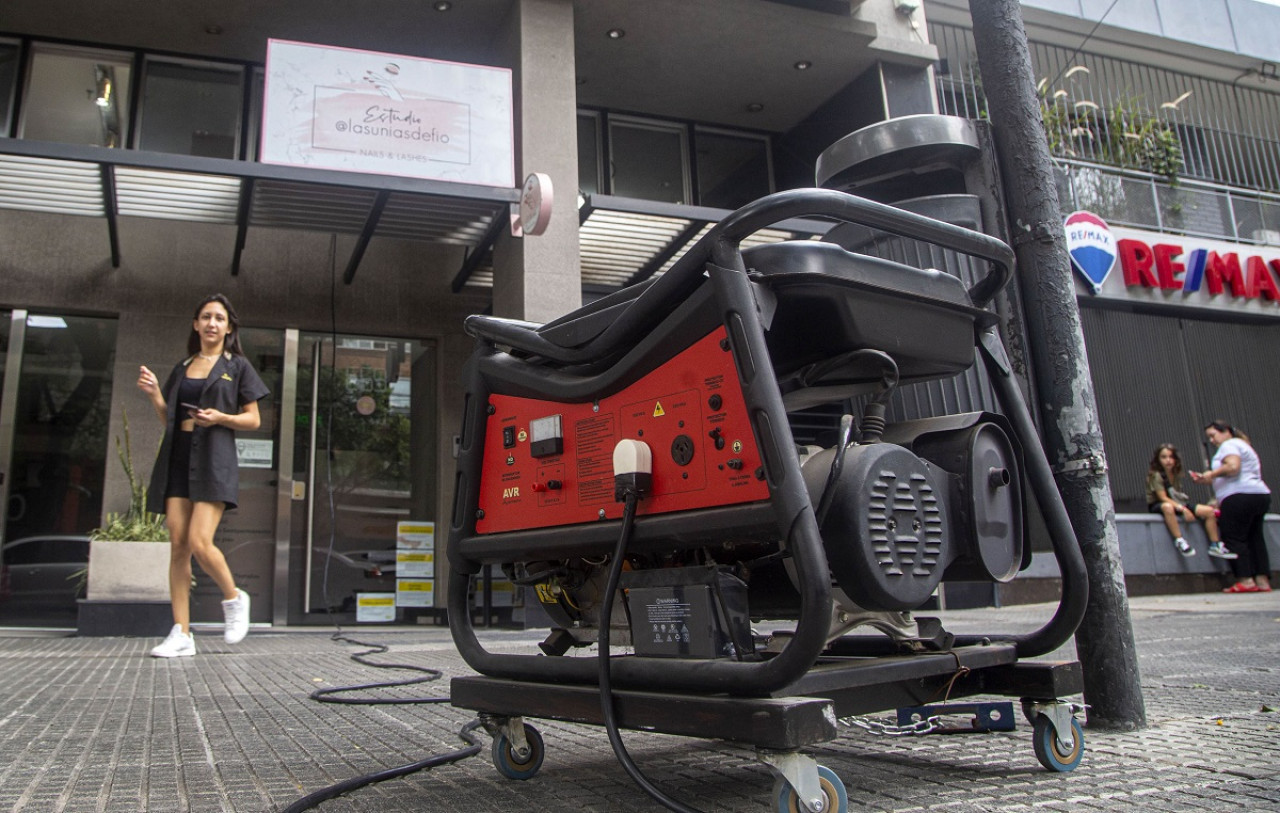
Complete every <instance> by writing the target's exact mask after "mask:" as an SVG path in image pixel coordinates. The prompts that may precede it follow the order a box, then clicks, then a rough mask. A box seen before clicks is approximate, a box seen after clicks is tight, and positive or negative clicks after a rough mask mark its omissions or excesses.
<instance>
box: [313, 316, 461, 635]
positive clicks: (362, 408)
mask: <svg viewBox="0 0 1280 813" xmlns="http://www.w3.org/2000/svg"><path fill="white" fill-rule="evenodd" d="M435 405H436V356H435V348H434V345H432V344H431V343H429V342H422V341H411V340H405V339H392V338H384V337H372V336H351V335H338V336H336V337H334V336H332V335H326V334H306V333H304V334H302V336H301V339H300V341H299V350H298V376H297V400H296V412H295V415H296V418H295V421H296V432H295V435H294V454H293V462H294V474H293V478H294V483H295V484H296V485H295V492H294V493H295V496H300V497H301V498H300V499H296V500H295V501H294V503H293V505H294V512H293V517H292V528H293V531H292V533H293V539H294V542H293V544H292V545H291V549H292V551H293V554H294V555H293V556H292V557H291V558H292V561H291V563H290V571H291V573H292V574H296V575H295V576H294V578H293V579H292V582H293V587H292V588H291V590H290V593H291V595H290V607H291V613H290V616H291V619H293V618H296V622H297V623H323V624H331V623H344V624H349V623H353V622H356V621H358V620H361V618H360V615H361V613H359V612H357V609H358V606H360V605H361V604H362V603H363V605H364V606H365V607H382V608H383V609H384V612H385V613H386V614H387V615H390V616H392V619H393V620H395V621H399V622H413V621H414V620H415V619H416V618H417V617H418V616H421V615H424V614H431V613H432V612H433V611H432V610H431V609H430V607H429V606H425V607H424V606H413V605H419V604H424V603H425V604H429V602H430V601H431V596H430V595H424V594H423V593H422V592H421V591H418V592H417V593H416V594H415V595H414V596H413V597H412V598H407V597H406V596H405V595H402V596H401V598H400V599H398V600H397V599H395V598H394V597H395V596H396V592H397V562H396V558H397V557H396V547H397V544H396V537H397V528H398V526H399V523H402V522H410V523H418V522H424V521H425V522H431V521H433V520H434V518H435V515H436V510H435V509H436V499H435V482H436V478H435V476H434V471H435V465H436V460H437V454H436V444H437V438H436V415H435V409H436V407H435ZM388 598H391V599H392V601H391V603H390V604H389V605H388V604H387V599H388ZM362 599H363V601H362ZM294 608H296V612H294V611H293V609H294ZM375 614H376V611H375ZM383 617H385V616H383Z"/></svg>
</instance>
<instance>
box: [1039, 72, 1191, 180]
mask: <svg viewBox="0 0 1280 813" xmlns="http://www.w3.org/2000/svg"><path fill="white" fill-rule="evenodd" d="M1088 72H1089V69H1088V68H1086V67H1084V66H1082V65H1077V66H1075V67H1073V68H1072V69H1071V70H1069V71H1067V72H1066V73H1065V74H1063V81H1064V84H1066V85H1068V86H1070V85H1071V84H1072V80H1073V77H1075V76H1076V75H1077V74H1082V73H1083V74H1087V73H1088ZM1036 92H1037V94H1038V95H1039V97H1040V116H1041V119H1042V121H1043V123H1044V130H1045V138H1046V139H1047V140H1048V142H1049V151H1050V152H1051V153H1053V154H1054V155H1058V156H1062V157H1065V158H1085V159H1089V160H1094V161H1098V162H1100V163H1104V164H1110V165H1112V166H1117V167H1121V168H1124V169H1138V170H1143V171H1146V172H1150V173H1153V174H1155V175H1160V176H1163V177H1164V178H1165V179H1167V180H1168V181H1169V182H1170V183H1177V182H1178V175H1179V173H1180V172H1181V171H1182V166H1183V161H1182V143H1181V142H1180V141H1179V139H1178V133H1177V130H1176V129H1175V128H1174V127H1173V125H1171V124H1170V123H1169V122H1167V121H1165V120H1163V119H1161V118H1160V117H1159V116H1157V115H1156V114H1155V113H1152V112H1151V111H1150V110H1148V109H1147V107H1146V106H1145V104H1144V103H1143V101H1142V99H1140V98H1137V97H1130V98H1118V99H1116V100H1115V101H1114V102H1112V103H1111V106H1110V107H1107V108H1104V107H1102V106H1101V105H1099V104H1097V103H1096V102H1093V101H1092V100H1090V99H1084V98H1075V97H1074V96H1073V93H1072V91H1071V90H1069V89H1068V88H1067V87H1060V88H1057V89H1053V88H1051V87H1050V86H1049V81H1048V80H1047V79H1041V80H1040V83H1039V84H1038V85H1037V86H1036ZM1190 95H1191V94H1190V93H1189V92H1188V93H1184V94H1182V95H1181V96H1179V97H1178V98H1177V99H1176V100H1175V101H1172V102H1165V103H1164V104H1162V105H1161V108H1162V109H1165V110H1173V111H1176V110H1177V109H1178V105H1179V104H1181V103H1182V102H1184V101H1186V100H1187V98H1188V97H1189V96H1190Z"/></svg>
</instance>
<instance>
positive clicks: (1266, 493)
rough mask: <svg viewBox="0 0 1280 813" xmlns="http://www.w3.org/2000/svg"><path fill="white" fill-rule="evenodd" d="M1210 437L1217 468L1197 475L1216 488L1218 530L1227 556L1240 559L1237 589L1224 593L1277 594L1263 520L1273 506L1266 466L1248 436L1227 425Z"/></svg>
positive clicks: (1215, 426)
mask: <svg viewBox="0 0 1280 813" xmlns="http://www.w3.org/2000/svg"><path fill="white" fill-rule="evenodd" d="M1204 436H1205V438H1206V439H1208V441H1209V443H1210V444H1212V445H1214V446H1216V447H1217V450H1216V451H1215V452H1214V455H1213V464H1212V465H1211V466H1210V468H1208V469H1206V470H1205V471H1203V472H1195V471H1193V472H1191V479H1192V480H1193V481H1195V482H1197V483H1212V484H1213V493H1214V495H1215V496H1216V497H1217V498H1218V509H1219V510H1220V511H1221V512H1222V514H1221V516H1220V517H1219V518H1218V528H1219V530H1220V531H1221V532H1222V541H1223V542H1224V543H1225V544H1226V546H1227V550H1229V551H1231V552H1232V553H1235V554H1237V556H1238V557H1239V558H1237V559H1233V560H1232V561H1231V569H1232V571H1233V572H1234V573H1235V577H1236V583H1235V584H1233V585H1231V586H1230V587H1228V588H1227V589H1226V590H1224V591H1223V592H1224V593H1269V592H1271V562H1270V560H1269V559H1268V557H1267V541H1266V539H1265V538H1263V535H1262V522H1263V517H1264V516H1265V515H1266V513H1267V509H1268V508H1270V506H1271V489H1269V488H1267V484H1266V483H1264V482H1263V481H1262V462H1261V461H1260V460H1258V453H1257V452H1255V451H1254V450H1253V447H1252V446H1250V445H1249V443H1248V441H1247V439H1246V438H1245V437H1244V436H1243V433H1241V432H1238V431H1237V430H1236V429H1235V428H1234V427H1233V426H1231V424H1229V423H1227V422H1226V421H1212V422H1211V423H1209V425H1207V426H1206V427H1205V428H1204Z"/></svg>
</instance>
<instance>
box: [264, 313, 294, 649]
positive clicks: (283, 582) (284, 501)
mask: <svg viewBox="0 0 1280 813" xmlns="http://www.w3.org/2000/svg"><path fill="white" fill-rule="evenodd" d="M298 336H299V332H298V329H297V328H286V329H285V331H284V369H283V370H282V371H281V376H280V399H279V401H278V402H277V403H278V404H279V415H280V438H279V441H278V442H279V444H280V449H279V453H278V454H277V455H276V461H277V462H276V558H275V578H274V579H272V591H271V623H272V625H274V626H285V625H287V624H288V623H289V580H290V573H289V545H290V542H291V538H292V536H293V501H294V500H295V499H298V498H299V497H298V495H297V494H296V493H295V491H294V482H293V446H294V428H295V427H296V425H297V417H296V413H297V392H298Z"/></svg>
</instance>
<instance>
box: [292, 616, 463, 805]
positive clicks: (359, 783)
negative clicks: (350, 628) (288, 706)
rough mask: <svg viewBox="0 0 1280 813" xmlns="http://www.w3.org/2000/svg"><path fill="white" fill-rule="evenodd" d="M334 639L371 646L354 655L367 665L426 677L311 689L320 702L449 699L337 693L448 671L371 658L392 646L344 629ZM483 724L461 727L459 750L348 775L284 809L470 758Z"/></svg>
mask: <svg viewBox="0 0 1280 813" xmlns="http://www.w3.org/2000/svg"><path fill="white" fill-rule="evenodd" d="M331 640H334V641H345V642H346V643H349V644H355V645H356V646H367V647H370V649H368V650H366V651H364V652H357V653H355V654H353V655H352V656H351V659H352V660H353V661H355V662H356V663H360V664H363V665H365V666H371V667H373V668H375V669H408V670H410V671H414V672H422V673H423V676H422V677H416V678H408V679H407V680H391V681H383V682H380V683H361V684H357V685H354V686H333V687H330V688H327V689H316V690H315V691H314V692H312V693H311V695H310V698H311V699H312V700H315V701H317V702H320V703H340V704H343V705H352V706H394V705H411V704H419V705H420V704H426V703H448V702H449V698H447V697H397V698H380V697H338V696H337V695H341V694H346V693H347V692H357V691H362V690H367V689H388V688H392V687H396V686H413V685H416V684H419V683H430V682H431V681H434V680H439V679H440V678H441V677H443V676H444V673H443V672H441V671H440V670H439V669H432V668H430V667H427V666H416V665H414V664H408V663H378V662H376V661H371V660H368V656H369V655H377V654H381V653H384V652H387V651H388V650H389V649H390V647H388V646H387V645H386V644H372V643H369V642H367V641H358V640H356V639H354V638H349V637H347V636H345V635H343V634H342V631H341V629H339V630H338V632H335V633H334V634H333V636H332V639H331ZM480 725H481V723H480V720H478V719H476V720H472V721H470V722H468V723H467V724H466V725H464V726H463V727H462V728H461V729H460V730H459V731H458V737H459V739H461V740H463V741H464V742H466V743H468V745H467V747H466V748H460V749H458V750H456V751H450V752H448V753H446V754H438V755H436V756H430V757H427V758H426V759H422V760H419V761H418V762H411V763H409V764H408V765H401V766H399V767H397V768H388V769H386V770H384V771H378V772H376V773H371V774H365V775H364V776H357V777H353V778H351V779H345V780H343V781H341V782H338V783H336V784H333V785H330V786H329V787H327V788H321V789H320V790H318V791H315V792H314V793H310V794H307V795H306V796H304V797H302V798H301V799H299V800H298V801H296V802H294V803H293V804H291V805H289V806H288V807H287V808H285V809H284V811H283V813H302V811H304V810H311V809H312V808H314V807H315V806H316V805H318V804H320V803H321V802H324V801H327V800H329V799H334V798H337V797H338V796H341V795H342V794H344V793H349V792H350V791H353V790H356V789H357V788H362V787H365V786H366V785H372V784H374V783H375V782H382V781H384V780H387V779H395V778H396V777H399V776H407V775H408V774H411V773H416V772H418V771H423V770H427V769H428V768H435V767H438V766H440V765H448V764H450V763H453V762H460V761H462V760H464V759H469V758H471V757H473V756H475V755H476V754H478V753H480V750H481V745H480V743H479V742H477V740H476V738H475V737H474V736H473V735H472V733H471V732H473V731H475V730H476V729H477V728H479V727H480Z"/></svg>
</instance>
